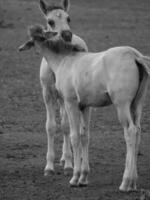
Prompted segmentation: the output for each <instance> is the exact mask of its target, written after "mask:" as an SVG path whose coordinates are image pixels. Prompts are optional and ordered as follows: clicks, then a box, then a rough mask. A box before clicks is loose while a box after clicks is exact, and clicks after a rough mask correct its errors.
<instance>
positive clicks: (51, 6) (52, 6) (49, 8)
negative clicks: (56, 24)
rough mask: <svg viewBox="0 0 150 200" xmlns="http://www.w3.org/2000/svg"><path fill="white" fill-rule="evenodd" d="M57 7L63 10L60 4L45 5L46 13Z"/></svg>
mask: <svg viewBox="0 0 150 200" xmlns="http://www.w3.org/2000/svg"><path fill="white" fill-rule="evenodd" d="M58 9H61V10H64V9H63V7H62V6H57V5H49V6H48V7H47V13H48V12H51V11H53V10H58Z"/></svg>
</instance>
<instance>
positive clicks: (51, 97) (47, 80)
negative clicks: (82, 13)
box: [40, 0, 88, 176]
mask: <svg viewBox="0 0 150 200" xmlns="http://www.w3.org/2000/svg"><path fill="white" fill-rule="evenodd" d="M69 7H70V2H69V0H64V1H63V2H62V5H60V6H54V5H47V4H46V2H44V1H43V0H41V1H40V8H41V11H42V13H43V14H44V18H45V19H46V22H47V29H48V30H53V31H57V32H58V33H59V36H62V37H64V39H67V40H69V42H71V43H72V44H78V45H80V46H81V47H82V48H84V49H85V51H88V48H87V45H86V43H85V42H84V40H83V39H81V38H80V37H79V36H77V35H75V34H73V35H72V33H71V32H70V27H69V20H70V18H69V15H68V14H67V11H68V10H69ZM68 32H69V33H70V34H69V36H70V37H67V34H68ZM64 33H67V34H66V37H65V34H64ZM48 65H49V66H48ZM40 82H41V86H42V92H43V99H44V103H45V107H46V132H47V156H46V160H47V163H46V166H45V170H44V174H45V176H47V175H49V174H50V173H51V172H53V171H54V159H55V153H54V135H55V132H56V110H55V109H56V104H57V103H58V104H59V106H60V114H61V130H62V131H63V141H64V142H63V148H62V157H61V160H60V162H61V164H63V163H64V169H65V173H67V169H70V168H72V151H71V147H70V137H69V132H68V130H67V126H68V125H67V116H66V112H65V109H64V106H63V105H61V104H60V103H59V98H58V95H57V91H56V88H55V75H54V73H53V72H52V70H51V63H49V64H48V63H47V61H46V59H45V58H43V59H42V61H41V65H40Z"/></svg>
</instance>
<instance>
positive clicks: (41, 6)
mask: <svg viewBox="0 0 150 200" xmlns="http://www.w3.org/2000/svg"><path fill="white" fill-rule="evenodd" d="M47 7H48V6H47V4H46V3H45V1H44V0H40V9H41V11H42V13H44V15H46V14H47Z"/></svg>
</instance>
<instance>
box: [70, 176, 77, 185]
mask: <svg viewBox="0 0 150 200" xmlns="http://www.w3.org/2000/svg"><path fill="white" fill-rule="evenodd" d="M69 183H70V186H71V187H78V178H77V177H73V178H72V179H71V180H70V182H69Z"/></svg>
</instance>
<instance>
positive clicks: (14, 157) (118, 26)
mask: <svg viewBox="0 0 150 200" xmlns="http://www.w3.org/2000/svg"><path fill="white" fill-rule="evenodd" d="M47 2H48V0H47ZM149 8H150V1H149V0H142V1H141V0H132V1H131V0H126V1H121V0H113V1H112V0H105V1H101V0H94V1H91V0H82V1H81V0H80V1H79V0H71V9H70V16H71V19H72V24H71V28H72V31H73V32H74V33H76V34H78V35H79V36H81V37H82V38H83V39H84V40H85V41H86V43H87V45H88V47H89V50H90V51H102V50H105V49H107V48H109V47H113V46H120V45H130V46H133V47H135V48H137V49H138V50H139V51H141V52H142V53H143V54H146V55H150V9H149ZM33 23H42V24H45V21H44V18H43V16H42V14H41V12H40V10H39V8H38V0H0V92H1V95H0V200H41V199H42V200H85V199H86V200H138V199H140V189H141V188H144V189H150V173H149V172H150V134H149V129H150V123H149V121H150V102H149V99H150V92H149V89H148V95H147V97H146V101H145V105H144V109H143V118H142V141H141V152H142V156H140V157H139V161H138V170H139V180H138V189H139V190H138V191H137V192H134V193H128V194H126V193H125V194H124V193H120V192H119V191H118V187H119V184H120V183H121V180H122V174H123V169H124V160H125V142H124V138H123V130H122V128H121V126H120V125H119V123H118V120H117V117H116V113H115V110H114V108H113V107H108V108H101V109H97V110H96V111H94V112H93V113H92V118H91V142H90V167H91V172H90V177H89V181H90V184H89V186H88V187H87V188H70V187H69V183H68V182H69V179H70V177H65V176H64V174H63V169H62V168H61V167H60V166H59V159H60V155H61V143H62V137H61V133H60V130H59V129H58V131H57V134H56V145H55V146H56V155H57V157H56V162H55V164H56V173H55V175H54V176H52V177H49V178H45V177H44V176H43V169H44V166H45V154H46V134H45V107H44V104H43V99H42V94H41V87H40V83H39V66H40V61H41V57H40V55H39V54H38V52H36V53H35V51H33V50H32V51H30V52H25V53H22V54H21V53H19V52H18V51H17V48H18V46H19V45H20V44H22V42H24V41H25V39H26V38H27V36H26V35H27V34H26V30H27V26H28V25H31V24H33ZM149 88H150V87H149ZM58 122H59V117H58Z"/></svg>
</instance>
